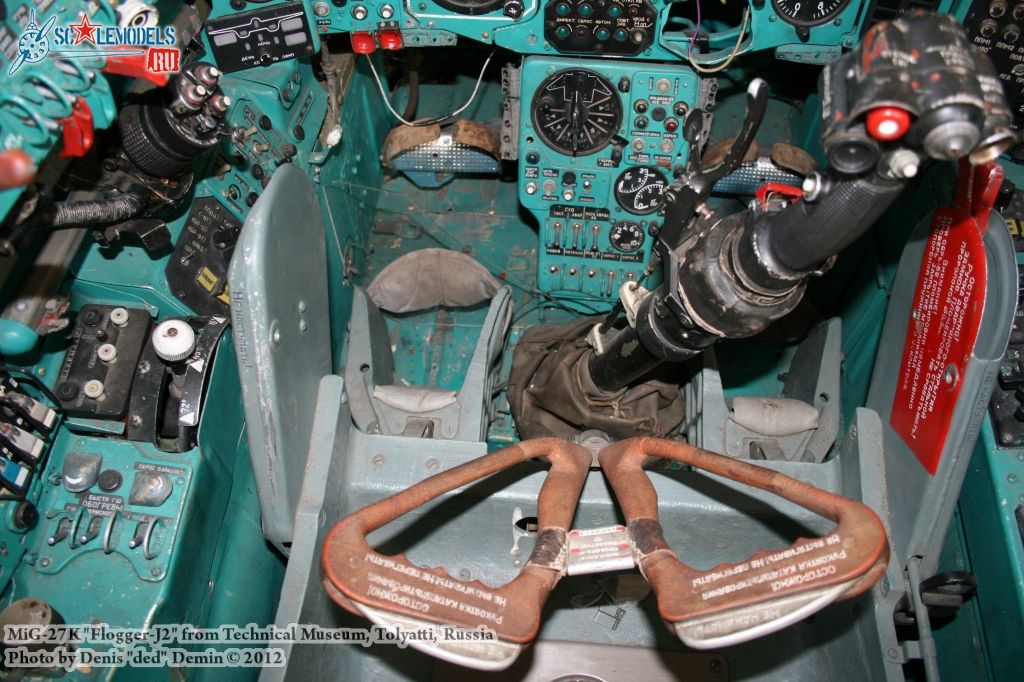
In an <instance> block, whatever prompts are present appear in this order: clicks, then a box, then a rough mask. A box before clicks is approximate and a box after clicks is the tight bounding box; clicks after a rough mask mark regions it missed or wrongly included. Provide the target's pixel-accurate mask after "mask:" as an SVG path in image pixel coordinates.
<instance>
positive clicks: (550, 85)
mask: <svg viewBox="0 0 1024 682" xmlns="http://www.w3.org/2000/svg"><path fill="white" fill-rule="evenodd" d="M530 112H531V116H532V118H533V127H534V128H535V129H536V130H537V134H538V135H540V139H542V140H543V141H544V144H546V145H547V146H549V147H551V148H552V149H554V150H556V151H560V152H562V153H563V154H569V155H570V156H586V155H588V154H593V153H595V152H599V151H601V150H602V149H604V148H605V147H606V146H607V145H608V142H610V141H611V139H612V137H613V136H614V135H615V134H616V133H618V132H619V125H621V123H622V103H621V102H620V101H619V96H618V94H616V92H615V88H614V87H612V84H611V83H610V82H608V79H606V78H605V77H604V76H602V75H601V74H599V73H595V72H593V71H591V70H589V69H565V70H564V71H557V72H555V73H553V74H551V75H550V76H548V77H547V78H545V79H544V81H543V82H542V83H541V84H540V86H539V87H538V88H537V91H536V92H535V93H534V95H533V102H532V103H531V105H530Z"/></svg>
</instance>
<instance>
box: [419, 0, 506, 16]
mask: <svg viewBox="0 0 1024 682" xmlns="http://www.w3.org/2000/svg"><path fill="white" fill-rule="evenodd" d="M434 2H436V3H437V4H438V5H440V6H441V7H444V8H445V9H447V10H451V11H452V12H455V13H456V14H465V15H468V16H471V17H475V16H479V15H481V14H490V13H491V12H494V11H496V10H498V9H501V7H502V6H503V5H504V4H505V0H434Z"/></svg>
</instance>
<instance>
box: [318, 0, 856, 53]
mask: <svg viewBox="0 0 1024 682" xmlns="http://www.w3.org/2000/svg"><path fill="white" fill-rule="evenodd" d="M708 4H709V3H705V5H706V6H705V7H704V10H705V13H707V12H709V11H711V12H712V14H713V12H714V11H717V9H716V8H717V7H718V5H719V3H715V7H713V8H712V7H708V6H707V5H708ZM868 4H869V3H867V2H864V1H863V0H821V1H820V2H813V1H808V0H803V1H802V2H797V1H796V0H771V1H770V2H764V0H750V2H749V4H747V3H743V2H739V3H736V2H732V3H726V5H724V7H727V9H726V11H727V13H728V14H727V16H724V17H720V18H719V17H715V16H711V17H710V18H708V17H705V18H704V21H703V22H702V23H701V21H700V19H699V17H698V11H697V8H696V1H695V0H693V1H688V2H668V3H659V2H655V1H654V0H356V1H355V2H353V1H352V0H317V1H316V2H311V3H310V7H311V10H312V14H313V19H314V20H315V23H316V26H317V31H318V32H319V33H350V34H351V35H352V45H353V48H354V49H355V51H356V52H359V53H364V54H366V53H370V52H373V51H375V50H378V49H383V50H397V49H400V48H401V47H403V46H405V45H410V46H431V45H435V46H436V45H454V44H455V42H456V41H457V39H458V38H459V37H463V38H470V39H472V40H476V41H479V42H483V43H488V44H494V45H497V46H500V47H504V48H507V49H510V50H514V51H516V52H520V53H523V54H535V55H540V54H561V55H578V56H593V57H617V58H636V59H652V60H666V61H687V60H688V58H689V57H690V55H691V54H692V56H693V58H694V60H695V61H697V63H698V64H704V65H708V66H711V65H715V64H718V63H721V62H723V61H724V60H726V59H728V58H729V57H730V55H733V54H743V53H746V52H754V51H759V50H765V49H773V50H775V56H776V57H777V58H779V59H786V60H790V61H800V62H808V63H825V62H828V61H831V60H832V59H834V58H835V57H837V56H838V55H839V53H840V51H841V49H842V47H844V46H845V47H849V46H851V45H853V43H854V42H855V40H856V38H857V36H858V35H859V33H860V28H861V25H862V23H863V21H864V18H865V15H866V14H867V6H868ZM698 26H699V29H700V39H699V40H697V41H694V43H693V44H692V45H691V37H692V33H693V29H694V28H695V27H698ZM741 33H742V35H741Z"/></svg>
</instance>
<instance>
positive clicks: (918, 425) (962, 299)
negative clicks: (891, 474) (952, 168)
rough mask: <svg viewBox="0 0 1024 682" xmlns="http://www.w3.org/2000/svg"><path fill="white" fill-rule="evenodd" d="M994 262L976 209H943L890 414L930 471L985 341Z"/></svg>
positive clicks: (937, 216) (933, 233)
mask: <svg viewBox="0 0 1024 682" xmlns="http://www.w3.org/2000/svg"><path fill="white" fill-rule="evenodd" d="M986 217H987V216H986ZM986 227H987V225H986ZM986 267H987V266H986V261H985V246H984V243H983V242H982V232H981V231H980V230H979V228H978V223H977V222H975V219H974V218H973V217H972V216H971V214H970V213H969V212H968V211H966V210H964V209H963V208H954V207H949V208H941V209H938V210H937V211H935V213H934V214H933V216H932V227H931V235H930V236H929V238H928V244H927V246H926V247H925V251H924V256H923V258H922V259H921V268H920V271H919V274H918V278H917V289H916V291H915V292H914V306H913V308H912V309H911V315H910V320H909V324H908V326H907V336H906V340H905V342H904V345H903V361H902V363H901V365H900V377H899V383H898V385H897V387H896V395H895V398H894V399H893V405H892V416H891V417H890V423H891V424H892V427H893V429H895V431H896V433H898V434H899V435H900V437H901V438H903V440H904V441H905V442H906V443H907V445H908V446H910V449H911V450H913V451H914V454H915V455H917V458H918V459H919V460H920V461H921V464H922V465H924V468H925V469H927V470H928V473H930V474H935V470H936V469H937V468H938V465H939V457H940V455H941V454H942V448H943V446H944V445H945V442H946V436H947V435H948V432H949V428H950V420H951V419H952V417H953V411H954V409H955V408H956V403H957V397H958V396H959V395H960V388H961V386H962V384H963V378H964V371H965V370H966V368H967V362H968V360H969V359H970V357H971V354H972V353H973V351H974V343H975V341H976V340H977V338H978V329H979V327H980V325H981V316H982V313H983V312H984V304H985V290H986V275H987V269H986Z"/></svg>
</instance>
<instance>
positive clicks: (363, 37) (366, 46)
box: [352, 33, 377, 54]
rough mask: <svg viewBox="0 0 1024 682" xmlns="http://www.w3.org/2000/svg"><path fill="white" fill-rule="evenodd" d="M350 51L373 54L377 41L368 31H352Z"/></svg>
mask: <svg viewBox="0 0 1024 682" xmlns="http://www.w3.org/2000/svg"><path fill="white" fill-rule="evenodd" d="M352 51H353V52H355V53H356V54H373V53H374V52H376V51H377V43H376V42H374V40H373V36H372V35H371V34H369V33H353V34H352Z"/></svg>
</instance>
